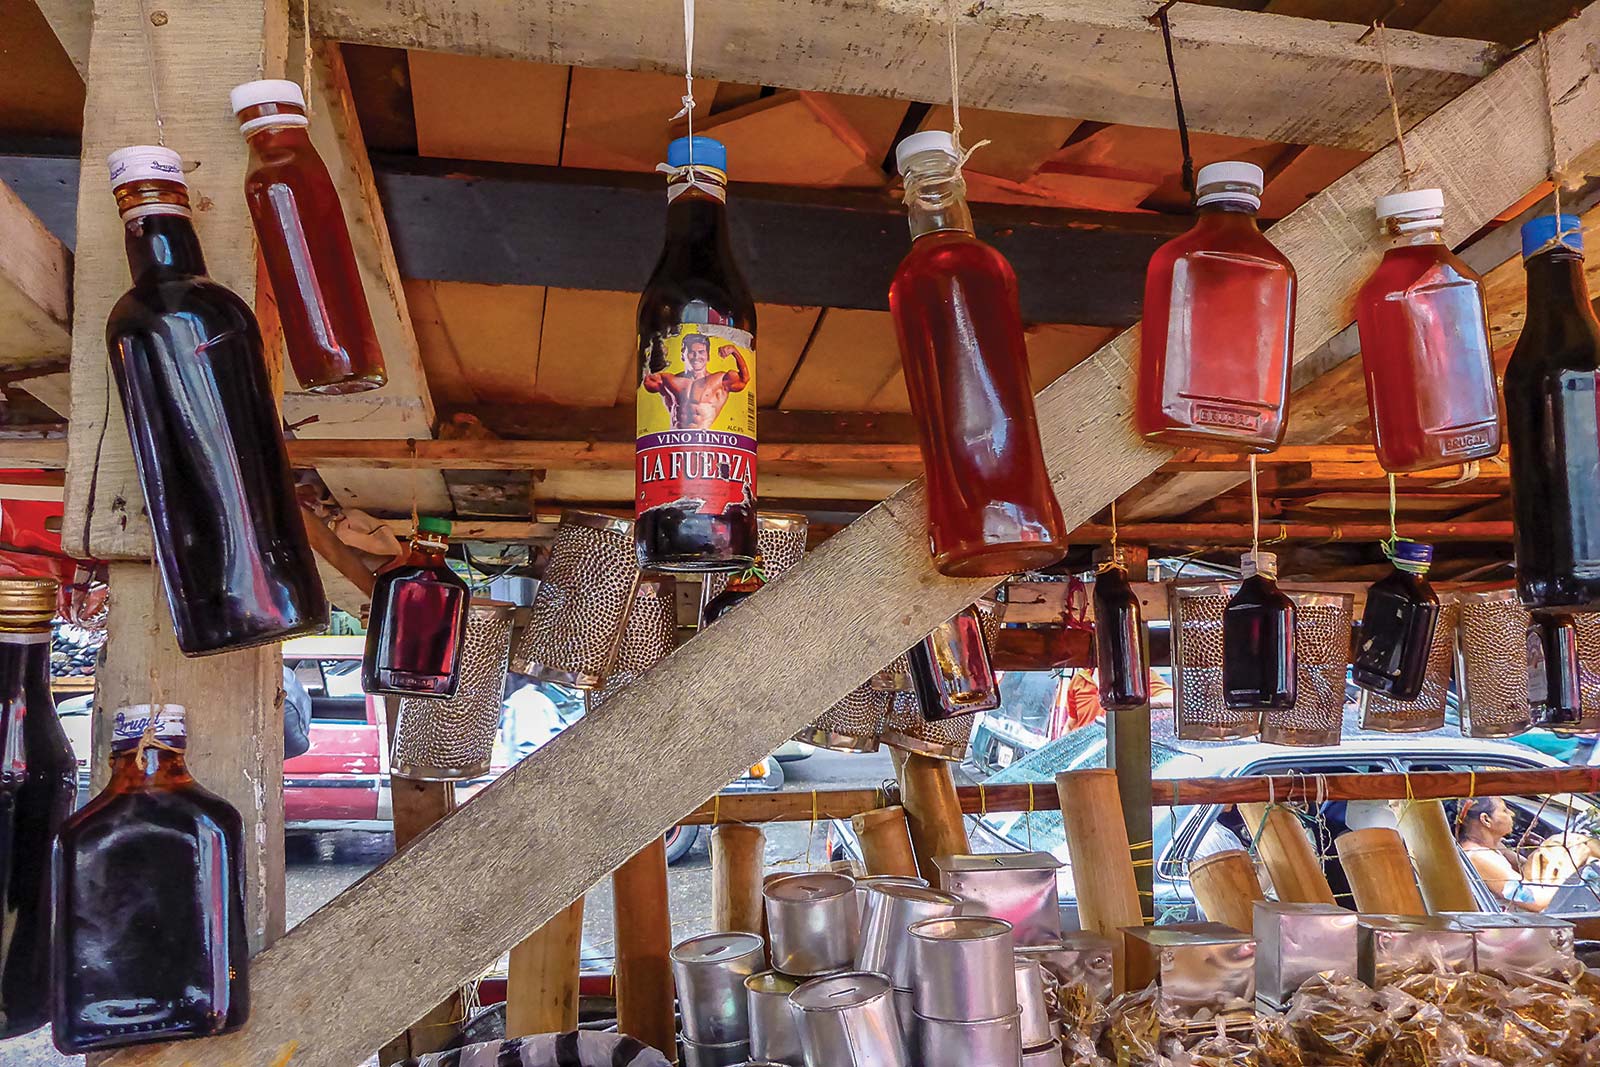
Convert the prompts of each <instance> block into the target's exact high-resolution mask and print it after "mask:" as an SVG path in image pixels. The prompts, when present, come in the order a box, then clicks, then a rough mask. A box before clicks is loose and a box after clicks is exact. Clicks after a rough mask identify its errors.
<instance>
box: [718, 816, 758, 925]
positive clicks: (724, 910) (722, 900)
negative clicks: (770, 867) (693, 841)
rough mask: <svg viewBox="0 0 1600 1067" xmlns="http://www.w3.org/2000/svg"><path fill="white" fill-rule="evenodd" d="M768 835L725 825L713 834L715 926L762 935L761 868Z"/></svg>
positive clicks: (735, 825)
mask: <svg viewBox="0 0 1600 1067" xmlns="http://www.w3.org/2000/svg"><path fill="white" fill-rule="evenodd" d="M766 849H767V835H766V834H764V833H762V832H761V827H759V826H745V825H743V824H741V823H725V824H723V825H722V826H718V827H716V828H714V829H713V830H712V831H711V927H712V929H714V930H742V931H744V932H745V933H751V934H759V933H760V932H761V914H762V910H763V908H764V904H763V902H762V899H761V867H762V862H763V860H764V859H765V857H766Z"/></svg>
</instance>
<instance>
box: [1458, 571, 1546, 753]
mask: <svg viewBox="0 0 1600 1067" xmlns="http://www.w3.org/2000/svg"><path fill="white" fill-rule="evenodd" d="M1459 599H1460V601H1461V618H1460V622H1459V623H1458V625H1457V627H1456V685H1457V687H1458V688H1459V689H1460V693H1461V732H1462V733H1464V734H1466V735H1467V736H1469V737H1510V736H1512V735H1514V734H1520V733H1522V731H1524V730H1526V729H1527V728H1528V726H1529V725H1530V723H1531V722H1532V716H1531V712H1530V710H1529V707H1528V652H1527V648H1528V645H1527V641H1528V623H1529V616H1528V609H1527V608H1525V607H1523V606H1522V602H1521V601H1520V600H1518V599H1517V591H1516V590H1515V589H1493V590H1490V591H1488V592H1483V593H1462V594H1460V597H1459Z"/></svg>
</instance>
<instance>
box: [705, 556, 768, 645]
mask: <svg viewBox="0 0 1600 1067" xmlns="http://www.w3.org/2000/svg"><path fill="white" fill-rule="evenodd" d="M765 584H767V573H766V569H765V568H764V567H763V566H762V562H761V557H760V556H757V557H756V561H755V562H754V563H753V564H751V565H750V568H749V569H748V570H743V571H740V572H739V573H738V574H736V575H734V576H733V577H732V578H730V579H728V585H727V587H726V588H725V589H723V590H722V592H720V593H718V594H717V595H716V596H714V597H712V598H711V599H710V600H708V601H706V604H705V607H703V608H701V609H700V628H701V629H705V628H706V627H707V626H710V625H711V624H712V623H714V622H716V621H717V620H718V619H720V618H722V617H723V616H724V615H726V614H727V613H728V612H730V611H732V610H733V609H734V608H736V607H738V606H739V605H740V604H742V603H744V602H745V601H746V600H749V599H750V598H751V597H753V596H755V595H756V592H757V591H758V590H760V588H761V587H762V586H763V585H765Z"/></svg>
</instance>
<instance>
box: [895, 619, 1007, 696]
mask: <svg viewBox="0 0 1600 1067" xmlns="http://www.w3.org/2000/svg"><path fill="white" fill-rule="evenodd" d="M906 658H907V659H908V660H909V661H910V662H911V687H912V688H913V689H914V690H915V691H916V694H917V700H918V702H919V703H920V704H921V705H922V717H923V718H925V719H927V720H928V721H929V722H937V721H939V720H941V719H951V718H954V717H955V716H957V715H966V714H968V713H970V712H974V711H993V710H994V709H995V708H998V707H999V706H1000V682H999V679H998V678H997V677H996V676H995V673H994V668H993V666H992V665H991V664H990V662H989V648H988V646H987V645H986V644H985V643H984V640H983V621H982V620H981V619H980V618H979V616H978V609H977V608H967V609H966V610H965V611H963V612H961V614H959V615H957V616H955V617H954V618H952V619H950V620H949V621H948V622H943V623H940V624H939V626H938V628H937V629H935V630H934V631H933V633H931V634H929V635H928V636H927V637H924V638H923V639H922V640H921V641H918V642H917V643H916V644H914V645H912V646H911V647H910V648H909V649H908V650H907V652H906Z"/></svg>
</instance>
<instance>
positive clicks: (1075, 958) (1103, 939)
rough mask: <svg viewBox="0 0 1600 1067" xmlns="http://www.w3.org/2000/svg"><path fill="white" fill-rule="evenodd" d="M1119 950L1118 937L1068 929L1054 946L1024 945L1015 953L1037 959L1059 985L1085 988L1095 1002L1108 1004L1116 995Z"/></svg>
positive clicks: (1026, 957)
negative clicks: (1074, 985)
mask: <svg viewBox="0 0 1600 1067" xmlns="http://www.w3.org/2000/svg"><path fill="white" fill-rule="evenodd" d="M1119 936H1120V935H1119ZM1118 947H1119V938H1113V937H1110V936H1107V935H1106V934H1097V933H1094V932H1093V931H1089V930H1068V931H1066V932H1064V933H1063V934H1062V935H1061V940H1060V941H1058V942H1056V943H1055V944H1052V945H1024V946H1022V947H1020V948H1018V949H1017V950H1016V953H1017V955H1018V956H1019V957H1021V958H1023V959H1031V960H1038V961H1039V966H1041V967H1043V968H1044V969H1045V973H1047V974H1049V975H1051V976H1052V977H1053V978H1054V979H1055V980H1056V982H1057V983H1058V984H1060V985H1073V984H1079V985H1082V986H1083V987H1084V988H1086V989H1087V990H1088V991H1089V993H1090V995H1092V996H1093V997H1094V998H1095V1000H1097V1001H1099V1002H1100V1003H1101V1004H1106V1003H1109V1002H1110V1001H1111V998H1112V996H1114V995H1115V993H1116V958H1117V951H1118Z"/></svg>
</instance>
